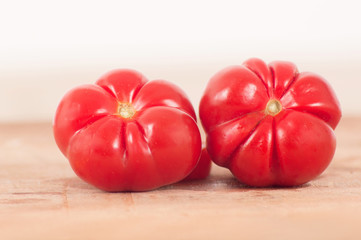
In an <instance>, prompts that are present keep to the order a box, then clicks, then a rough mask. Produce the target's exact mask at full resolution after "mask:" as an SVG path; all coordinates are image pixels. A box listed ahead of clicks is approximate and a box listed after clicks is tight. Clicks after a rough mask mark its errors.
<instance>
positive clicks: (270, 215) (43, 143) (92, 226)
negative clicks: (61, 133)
mask: <svg viewBox="0 0 361 240" xmlns="http://www.w3.org/2000/svg"><path fill="white" fill-rule="evenodd" d="M336 135H337V140H338V148H337V151H336V155H335V157H334V160H333V162H332V163H331V165H330V167H329V168H328V169H327V170H326V172H325V173H324V174H323V175H322V176H320V177H319V178H317V179H316V180H314V181H312V182H311V183H308V184H306V185H304V186H302V187H298V188H288V189H287V188H286V189H252V188H247V187H245V186H243V185H241V184H239V183H238V182H237V180H235V179H234V178H233V177H232V175H231V174H230V173H229V172H228V170H225V169H221V168H219V167H215V166H213V169H212V173H211V176H210V177H209V178H208V179H207V180H205V181H197V182H188V183H178V184H174V185H172V186H168V187H164V188H161V189H159V190H156V191H151V192H144V193H106V192H102V191H100V190H98V189H95V188H93V187H92V186H90V185H88V184H86V183H84V182H82V181H81V180H80V179H79V178H78V177H76V176H75V174H74V173H73V171H72V170H71V168H70V165H69V164H68V162H67V160H66V159H65V158H64V157H63V156H62V155H61V154H60V152H59V151H58V149H57V147H56V145H55V143H54V140H53V137H52V131H51V125H50V124H47V123H44V124H2V125H0V239H1V240H5V239H277V240H278V239H361V118H355V117H353V118H352V117H348V118H347V117H345V118H343V120H342V121H341V123H340V125H339V127H338V129H337V131H336Z"/></svg>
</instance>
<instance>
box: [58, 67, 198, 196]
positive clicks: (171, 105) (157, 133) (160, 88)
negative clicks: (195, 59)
mask: <svg viewBox="0 0 361 240" xmlns="http://www.w3.org/2000/svg"><path fill="white" fill-rule="evenodd" d="M54 136H55V140H56V143H57V144H58V146H59V148H60V150H61V151H62V152H63V154H64V155H65V156H66V157H67V158H68V159H69V162H70V164H71V166H72V168H73V170H74V171H75V173H76V174H77V175H78V176H79V177H80V178H82V179H83V180H84V181H86V182H88V183H90V184H92V185H94V186H96V187H98V188H100V189H103V190H106V191H145V190H151V189H155V188H158V187H161V186H164V185H167V184H171V183H174V182H177V181H180V180H182V179H183V178H185V177H186V176H187V175H188V174H189V173H190V172H191V171H192V170H193V169H194V167H195V166H196V164H197V162H198V159H199V157H200V154H201V147H202V144H201V137H200V133H199V129H198V127H197V123H196V116H195V113H194V109H193V107H192V105H191V103H190V101H189V100H188V99H187V96H186V95H185V93H184V92H183V91H182V90H181V89H179V88H178V87H177V86H175V85H173V84H171V83H169V82H166V81H162V80H155V81H149V82H148V81H147V79H146V78H145V77H144V76H143V75H142V74H140V73H138V72H135V71H132V70H116V71H112V72H110V73H108V74H106V75H104V76H103V77H101V78H100V79H99V80H98V81H97V82H96V84H95V85H84V86H80V87H77V88H74V89H73V90H71V91H70V92H68V93H67V94H66V95H65V96H64V98H63V99H62V100H61V102H60V104H59V106H58V109H57V112H56V115H55V120H54Z"/></svg>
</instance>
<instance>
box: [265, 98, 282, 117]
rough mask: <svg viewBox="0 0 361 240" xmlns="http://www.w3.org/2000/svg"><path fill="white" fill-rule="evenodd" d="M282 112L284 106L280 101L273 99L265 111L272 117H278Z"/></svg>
mask: <svg viewBox="0 0 361 240" xmlns="http://www.w3.org/2000/svg"><path fill="white" fill-rule="evenodd" d="M281 111H282V105H281V103H280V101H278V100H276V99H271V100H269V101H268V103H267V105H266V109H265V113H266V114H268V115H271V116H276V115H277V114H278V113H279V112H281Z"/></svg>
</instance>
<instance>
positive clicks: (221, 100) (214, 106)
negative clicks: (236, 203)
mask: <svg viewBox="0 0 361 240" xmlns="http://www.w3.org/2000/svg"><path fill="white" fill-rule="evenodd" d="M199 115H200V119H201V123H202V125H203V128H204V129H205V132H206V135H207V149H208V152H209V154H210V157H211V159H212V161H214V162H215V163H216V164H217V165H219V166H222V167H225V168H228V169H229V170H230V171H231V172H232V173H233V175H234V176H235V177H236V178H237V179H238V180H239V181H241V182H242V183H245V184H247V185H249V186H253V187H270V186H281V187H289V186H297V185H302V184H304V183H306V182H308V181H311V180H312V179H314V178H316V177H317V176H319V175H320V174H321V173H322V172H323V171H324V170H325V169H326V168H327V166H328V165H329V163H330V162H331V160H332V158H333V155H334V153H335V149H336V137H335V134H334V129H335V128H336V126H337V124H338V122H339V121H340V118H341V108H340V104H339V101H338V99H337V97H336V94H335V93H334V91H333V89H332V87H331V86H330V84H329V83H328V82H327V81H326V80H325V79H324V78H322V77H321V76H319V75H317V74H314V73H310V72H299V71H298V69H297V67H296V65H295V64H293V63H291V62H286V61H274V62H271V63H270V64H268V65H267V64H266V63H264V62H263V61H262V60H260V59H257V58H252V59H249V60H247V61H245V62H244V63H243V64H242V65H240V66H232V67H228V68H225V69H223V70H221V71H219V72H218V73H216V74H215V75H214V76H213V77H212V78H211V79H210V81H209V82H208V85H207V87H206V89H205V92H204V94H203V96H202V98H201V101H200V106H199Z"/></svg>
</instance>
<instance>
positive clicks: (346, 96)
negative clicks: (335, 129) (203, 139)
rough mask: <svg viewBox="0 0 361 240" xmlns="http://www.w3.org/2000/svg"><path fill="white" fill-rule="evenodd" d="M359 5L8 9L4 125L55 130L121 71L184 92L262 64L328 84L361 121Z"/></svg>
mask: <svg viewBox="0 0 361 240" xmlns="http://www.w3.org/2000/svg"><path fill="white" fill-rule="evenodd" d="M358 2H359V1H357V0H355V1H349V0H343V1H332V0H328V1H327V0H325V1H323V0H300V1H290V0H288V1H286V0H285V1H283V0H272V1H267V0H258V1H257V0H252V1H250V0H249V1H226V0H223V1H210V0H209V1H184V0H183V1H154V0H150V1H134V0H132V1H130V0H129V1H97V2H95V1H0V83H1V85H0V122H9V121H49V120H51V119H52V117H53V115H54V112H55V109H56V106H57V104H58V102H59V101H60V99H61V97H62V96H63V95H64V94H65V92H66V91H67V90H68V89H70V88H72V87H74V86H77V85H79V84H83V83H92V82H94V81H96V80H97V78H98V77H99V76H101V75H102V74H103V73H105V72H107V71H109V70H111V69H114V68H133V69H137V70H138V71H141V72H142V73H143V74H144V75H146V76H147V77H148V78H149V79H160V78H161V79H166V80H169V81H172V82H174V83H176V84H177V85H179V86H180V87H182V88H183V89H184V90H185V91H186V92H187V93H188V95H189V97H190V98H191V101H192V102H193V104H194V106H195V108H196V109H197V108H198V101H199V99H200V97H201V94H202V92H203V89H204V88H205V86H206V83H207V81H208V79H209V78H210V77H211V76H212V75H213V74H214V73H216V72H217V71H219V70H220V69H222V68H224V67H226V66H228V65H235V64H241V63H242V62H243V61H245V60H246V59H247V58H250V57H259V58H262V59H264V60H265V61H267V62H269V61H272V60H289V61H293V62H294V63H296V65H298V68H299V70H300V71H312V72H316V73H318V74H320V75H322V76H323V77H325V78H326V79H327V80H328V81H329V82H330V83H331V85H332V86H333V87H334V90H335V91H336V93H337V95H338V97H339V100H340V102H341V105H342V109H343V112H344V115H346V114H349V115H350V114H352V115H356V114H358V115H360V114H361V107H360V104H361V101H360V96H361V92H360V87H361V77H360V71H361V14H360V9H361V7H360V6H359V3H358Z"/></svg>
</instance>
